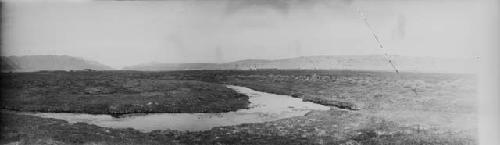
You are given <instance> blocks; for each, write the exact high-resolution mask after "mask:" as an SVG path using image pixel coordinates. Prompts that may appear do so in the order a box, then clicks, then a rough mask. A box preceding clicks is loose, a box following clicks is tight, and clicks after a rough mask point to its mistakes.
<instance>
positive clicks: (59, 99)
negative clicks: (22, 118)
mask: <svg viewBox="0 0 500 145" xmlns="http://www.w3.org/2000/svg"><path fill="white" fill-rule="evenodd" d="M137 75H139V76H135V75H128V74H121V73H116V72H90V73H70V72H63V73H57V72H52V73H15V74H2V86H1V87H2V103H1V104H2V106H1V108H2V109H8V110H15V111H23V112H28V111H29V112H55V113H57V112H59V113H88V114H109V115H113V116H119V115H122V114H129V113H220V112H230V111H235V110H238V109H244V108H247V107H248V104H249V102H248V96H246V95H242V94H239V93H237V92H235V91H234V90H232V89H229V88H227V87H226V86H225V85H222V84H215V83H208V82H202V81H196V80H162V79H152V78H147V77H146V78H143V77H142V76H141V74H137Z"/></svg>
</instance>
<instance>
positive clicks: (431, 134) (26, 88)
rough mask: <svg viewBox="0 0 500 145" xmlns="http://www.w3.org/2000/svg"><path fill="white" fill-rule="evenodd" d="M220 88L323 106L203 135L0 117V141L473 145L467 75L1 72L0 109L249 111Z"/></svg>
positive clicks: (471, 81) (472, 92)
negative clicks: (236, 88) (238, 88)
mask: <svg viewBox="0 0 500 145" xmlns="http://www.w3.org/2000/svg"><path fill="white" fill-rule="evenodd" d="M223 84H232V85H238V86H243V87H248V88H251V89H254V90H257V91H262V92H268V93H274V94H282V95H291V96H293V97H299V98H303V99H304V101H310V102H315V103H318V104H324V105H328V106H331V109H330V110H326V111H312V112H309V113H307V114H306V115H305V116H298V117H292V118H286V119H281V120H277V121H271V122H265V123H251V124H241V125H235V126H227V127H215V128H212V129H211V130H205V131H192V132H188V131H176V130H156V131H152V132H148V133H144V132H139V131H137V130H134V129H113V128H104V127H98V126H95V125H91V124H85V123H74V124H70V123H68V122H66V121H62V120H56V119H50V118H40V117H35V116H27V115H20V114H16V113H12V112H11V111H4V112H3V113H2V142H1V143H3V144H5V143H21V144H345V145H347V144H350V145H353V144H477V127H476V123H477V119H476V114H477V113H476V112H477V110H476V108H477V105H476V88H475V85H476V78H475V76H474V75H468V74H431V73H400V74H399V75H397V74H395V73H392V72H372V71H305V70H297V71H293V70H288V71H283V70H259V71H171V72H137V71H104V72H78V73H70V72H57V73H56V72H52V73H51V72H49V73H13V74H2V108H4V109H5V110H15V111H35V112H79V113H92V114H127V113H139V112H142V113H158V112H164V113H170V112H184V113H191V112H228V111H234V110H237V109H241V108H246V107H248V106H247V105H248V97H247V96H245V95H242V94H238V93H237V92H235V91H233V90H231V89H228V88H226V87H224V85H223ZM150 102H151V103H150ZM187 102H189V103H187Z"/></svg>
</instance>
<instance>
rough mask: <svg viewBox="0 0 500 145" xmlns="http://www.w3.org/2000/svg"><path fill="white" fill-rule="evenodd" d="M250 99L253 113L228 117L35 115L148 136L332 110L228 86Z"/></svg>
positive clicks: (221, 115)
mask: <svg viewBox="0 0 500 145" xmlns="http://www.w3.org/2000/svg"><path fill="white" fill-rule="evenodd" d="M227 87H228V88H231V89H234V90H236V91H237V92H239V93H242V94H246V95H248V96H249V97H250V98H249V101H250V106H249V107H250V108H249V109H240V110H237V111H235V112H228V113H154V114H132V115H126V116H125V117H121V118H113V117H111V116H110V115H90V114H79V113H35V114H31V115H35V116H40V117H46V118H56V119H62V120H66V121H68V122H70V123H75V122H85V123H89V124H95V125H98V126H102V127H113V128H128V127H130V128H134V129H137V130H141V131H144V132H149V131H152V130H165V129H173V130H190V131H195V130H208V129H210V128H212V127H217V126H229V125H237V124H242V123H259V122H266V121H273V120H278V119H283V118H288V117H293V116H303V115H304V114H305V113H307V112H309V111H311V110H328V109H330V108H329V107H327V106H323V105H319V104H314V103H311V102H302V99H300V98H292V97H290V96H286V95H275V94H269V93H265V92H259V91H254V90H252V89H249V88H245V87H239V86H227Z"/></svg>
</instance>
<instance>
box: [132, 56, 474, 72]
mask: <svg viewBox="0 0 500 145" xmlns="http://www.w3.org/2000/svg"><path fill="white" fill-rule="evenodd" d="M392 59H393V60H392V62H393V63H394V64H395V65H396V66H397V68H398V70H400V71H410V72H442V73H470V72H474V63H475V62H474V60H473V59H451V58H446V59H445V58H435V57H409V56H393V57H392ZM124 69H127V70H149V71H152V70H153V71H160V70H228V69H236V70H248V69H322V70H325V69H326V70H330V69H345V70H381V71H394V70H393V68H392V67H391V65H390V64H389V63H388V61H387V60H385V58H384V57H383V56H382V55H339V56H307V57H295V58H287V59H276V60H264V59H248V60H240V61H235V62H228V63H219V64H216V63H151V64H142V65H136V66H130V67H125V68H124Z"/></svg>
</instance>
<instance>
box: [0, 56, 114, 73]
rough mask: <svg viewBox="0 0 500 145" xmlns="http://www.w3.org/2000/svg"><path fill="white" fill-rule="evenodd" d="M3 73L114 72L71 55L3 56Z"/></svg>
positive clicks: (109, 68) (102, 65) (104, 66)
mask: <svg viewBox="0 0 500 145" xmlns="http://www.w3.org/2000/svg"><path fill="white" fill-rule="evenodd" d="M1 60H2V62H1V63H2V64H1V68H2V71H4V72H5V71H13V72H32V71H40V70H82V69H94V70H112V69H113V68H112V67H110V66H107V65H104V64H101V63H99V62H97V61H93V60H88V59H84V58H79V57H74V56H69V55H23V56H2V57H1Z"/></svg>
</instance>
